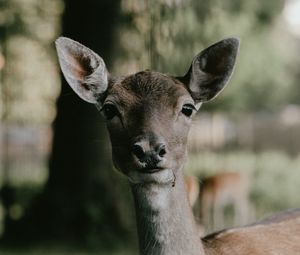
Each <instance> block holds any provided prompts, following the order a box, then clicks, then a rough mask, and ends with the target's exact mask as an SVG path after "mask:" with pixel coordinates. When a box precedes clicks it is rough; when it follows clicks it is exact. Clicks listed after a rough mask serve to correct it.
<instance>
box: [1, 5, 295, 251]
mask: <svg viewBox="0 0 300 255" xmlns="http://www.w3.org/2000/svg"><path fill="white" fill-rule="evenodd" d="M59 35H64V36H68V37H70V38H72V39H74V40H77V41H79V42H81V43H83V44H84V45H86V46H88V47H90V48H92V49H93V50H94V51H95V52H97V53H98V54H99V55H101V56H102V57H103V59H104V60H105V62H106V64H107V66H108V69H109V70H110V72H111V73H113V74H115V75H124V74H129V73H133V72H136V71H138V70H143V69H153V70H158V71H160V72H166V73H170V74H176V75H183V74H184V73H185V72H186V70H187V69H188V67H189V65H190V63H191V60H192V59H193V57H194V56H195V55H196V54H197V53H198V52H199V51H201V50H202V49H203V48H205V47H207V46H209V45H210V44H212V43H214V42H216V41H218V40H220V39H222V38H226V37H230V36H237V37H239V38H240V39H241V41H242V43H241V48H240V54H239V57H238V61H237V66H236V69H235V73H234V75H233V77H232V80H231V82H230V84H229V86H228V87H227V88H226V90H225V91H224V92H223V93H222V95H221V96H220V97H218V99H216V100H215V101H214V102H212V103H208V104H205V105H203V106H202V108H201V111H200V113H198V115H197V116H196V118H195V120H194V123H193V128H192V130H191V133H190V143H189V145H190V147H189V150H190V153H189V160H188V162H187V165H186V168H185V171H186V175H187V184H188V190H189V196H190V199H191V203H192V204H193V205H194V212H195V216H196V218H197V220H198V222H199V224H200V225H201V229H202V230H201V231H202V232H204V233H207V232H209V231H212V230H217V229H221V228H223V227H229V226H235V225H237V224H238V225H240V224H245V223H249V222H252V221H254V220H255V219H259V218H261V217H264V216H266V215H269V214H270V213H274V212H277V211H280V210H285V209H288V208H296V207H300V196H299V193H298V192H299V187H300V154H299V150H300V139H299V137H300V68H299V66H300V65H299V64H300V43H299V42H300V1H299V0H264V1H260V0H253V1H246V0H222V1H221V0H209V1H204V0H201V1H199V0H184V1H183V0H114V1H113V0H102V1H97V0H85V1H80V0H72V1H71V0H51V1H49V0H48V1H47V0H26V1H24V0H0V117H1V121H0V237H1V239H0V252H1V254H4V255H8V254H44V255H49V254H137V252H136V251H137V236H136V230H135V216H134V210H133V202H132V198H131V194H130V191H129V187H128V185H127V180H126V179H125V178H123V177H122V176H120V175H119V174H118V173H117V172H116V171H115V170H113V167H112V164H111V155H110V145H109V141H108V139H107V132H106V129H105V126H104V121H103V119H102V118H101V116H100V114H99V113H98V112H97V110H96V108H95V107H94V106H93V105H90V104H87V103H84V102H82V101H81V99H79V98H78V97H77V96H76V95H75V94H74V93H73V92H72V91H71V89H70V88H69V87H68V85H67V84H66V82H65V81H64V79H63V78H62V77H61V75H60V71H59V67H58V63H57V58H56V55H55V49H54V41H55V39H56V38H57V37H58V36H59ZM199 178H200V179H201V180H202V181H200V182H199ZM201 208H202V209H201ZM203 208H204V209H203Z"/></svg>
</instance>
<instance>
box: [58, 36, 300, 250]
mask: <svg viewBox="0 0 300 255" xmlns="http://www.w3.org/2000/svg"><path fill="white" fill-rule="evenodd" d="M56 49H57V54H58V60H59V64H60V67H61V70H62V73H63V74H64V77H65V79H66V81H67V82H68V84H69V85H70V86H71V87H72V88H73V90H74V91H75V93H76V94H77V95H78V96H79V97H80V98H82V99H83V100H85V101H87V102H88V103H91V104H94V105H95V106H96V107H97V108H98V109H99V110H100V112H101V113H102V114H103V116H104V118H105V120H106V125H107V128H108V133H109V137H110V141H111V148H112V161H113V164H114V166H115V168H116V169H117V170H118V171H120V172H121V173H122V174H123V176H125V178H127V179H128V182H129V184H130V187H131V191H132V195H133V198H134V204H135V214H136V223H137V232H138V243H139V253H140V254H141V255H151V254H155V255H183V254H184V255H212V254H230V255H233V254H238V255H246V254H247V255H248V254H255V255H260V254H263V255H266V254H281V255H282V254H289V255H290V254H300V211H299V210H296V211H289V212H286V213H283V214H280V215H277V216H274V217H271V218H267V219H266V220H265V221H261V222H257V223H255V224H253V225H248V226H245V227H238V228H234V229H229V230H223V231H220V232H216V233H212V234H210V235H208V236H205V237H203V238H201V239H200V238H199V235H198V234H197V229H196V223H195V220H194V217H193V213H192V209H191V206H190V205H189V202H188V198H187V192H186V188H185V183H184V176H183V171H182V170H183V166H184V163H185V161H186V158H187V137H188V132H189V129H190V126H191V123H192V118H193V116H194V115H195V114H196V112H197V111H198V110H199V108H200V106H201V104H202V103H205V102H208V101H210V100H212V99H213V98H215V97H216V96H217V95H218V94H219V93H220V92H221V91H222V90H223V89H224V87H225V85H226V84H227V83H228V81H229V79H230V77H231V75H232V72H233V69H234V66H235V61H236V57H237V54H238V49H239V39H237V38H227V39H224V40H221V41H219V42H217V43H215V44H213V45H211V46H209V47H208V48H206V49H204V50H203V51H201V52H200V53H199V54H197V55H196V56H195V57H194V59H193V60H192V64H191V66H190V68H189V69H188V71H187V73H186V74H185V75H184V76H172V75H168V74H163V73H160V72H157V71H151V70H145V71H140V72H137V73H134V74H130V75H127V76H121V77H115V76H113V75H112V74H110V73H109V72H108V71H107V68H106V65H105V62H104V60H103V59H102V58H101V57H100V56H99V55H98V54H97V53H95V52H94V51H92V50H91V49H89V48H88V47H86V46H84V45H82V44H81V43H79V42H76V41H73V40H72V39H69V38H65V37H60V38H58V39H57V40H56Z"/></svg>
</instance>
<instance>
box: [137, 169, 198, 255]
mask: <svg viewBox="0 0 300 255" xmlns="http://www.w3.org/2000/svg"><path fill="white" fill-rule="evenodd" d="M132 192H133V196H134V200H135V209H136V217H137V228H138V235H139V247H140V254H141V255H150V254H151V255H154V254H155V255H171V254H172V255H181V254H182V255H183V254H184V255H202V254H204V251H203V248H202V245H201V241H200V236H199V235H198V234H197V230H196V224H195V222H194V217H193V214H192V210H191V207H190V205H189V203H188V199H187V194H186V189H185V184H184V179H183V175H182V173H181V171H178V176H176V183H175V186H172V184H168V185H157V184H146V185H144V184H143V185H132Z"/></svg>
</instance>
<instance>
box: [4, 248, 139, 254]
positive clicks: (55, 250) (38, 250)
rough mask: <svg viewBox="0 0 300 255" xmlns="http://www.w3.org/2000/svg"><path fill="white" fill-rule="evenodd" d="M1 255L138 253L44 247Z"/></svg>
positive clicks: (6, 252) (5, 252)
mask: <svg viewBox="0 0 300 255" xmlns="http://www.w3.org/2000/svg"><path fill="white" fill-rule="evenodd" d="M0 254H1V255H136V254H137V252H133V251H131V250H121V249H120V250H116V251H101V250H98V251H75V250H73V249H68V248H58V247H50V248H48V247H44V248H33V249H28V250H14V251H12V250H8V249H1V248H0Z"/></svg>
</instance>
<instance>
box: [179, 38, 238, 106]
mask: <svg viewBox="0 0 300 255" xmlns="http://www.w3.org/2000/svg"><path fill="white" fill-rule="evenodd" d="M238 49H239V40H238V39H236V38H228V39H225V40H222V41H220V42H217V43H216V44H213V45H211V46H210V47H208V48H207V49H205V50H203V51H202V52H200V53H199V54H198V55H197V56H196V57H195V58H194V60H193V62H192V64H191V67H190V69H189V71H188V72H187V73H186V75H185V76H184V77H180V78H178V79H179V80H180V81H181V82H183V83H184V84H185V85H186V86H187V88H188V90H189V92H190V93H191V96H192V98H193V99H194V101H195V102H196V103H201V102H206V101H209V100H211V99H213V98H214V97H216V96H217V95H218V94H219V93H220V92H221V91H222V90H223V88H224V87H225V85H226V84H227V82H228V80H229V78H230V76H231V74H232V71H233V69H234V64H235V60H236V56H237V53H238Z"/></svg>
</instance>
